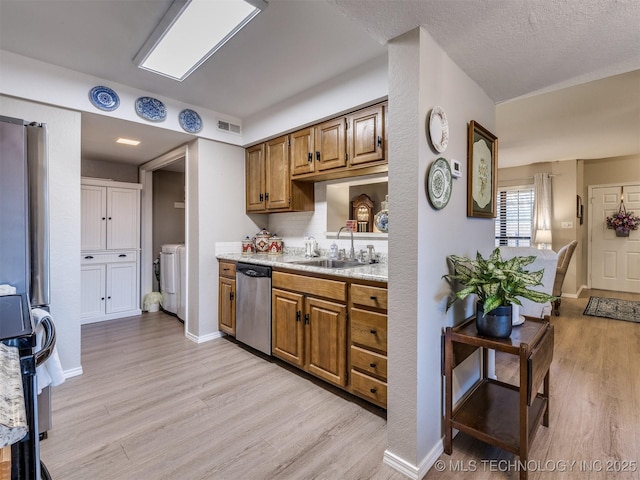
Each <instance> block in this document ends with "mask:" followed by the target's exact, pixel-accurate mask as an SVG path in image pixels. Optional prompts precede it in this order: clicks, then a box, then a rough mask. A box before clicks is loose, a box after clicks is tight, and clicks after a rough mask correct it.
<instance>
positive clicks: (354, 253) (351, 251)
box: [336, 227, 356, 260]
mask: <svg viewBox="0 0 640 480" xmlns="http://www.w3.org/2000/svg"><path fill="white" fill-rule="evenodd" d="M345 228H346V229H347V230H349V233H350V234H351V250H350V251H349V257H348V258H349V260H355V259H356V251H355V249H354V248H353V230H351V228H349V227H340V230H338V236H337V237H336V240H339V239H340V232H342V230H344V229H345Z"/></svg>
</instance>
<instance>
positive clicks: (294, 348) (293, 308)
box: [271, 288, 304, 367]
mask: <svg viewBox="0 0 640 480" xmlns="http://www.w3.org/2000/svg"><path fill="white" fill-rule="evenodd" d="M303 307H304V296H303V295H300V294H298V293H291V292H285V291H283V290H278V289H276V288H274V289H272V290H271V320H272V321H271V342H272V344H271V347H272V353H273V355H274V356H276V357H279V358H281V359H283V360H286V361H287V362H289V363H292V364H294V365H297V366H299V367H303V366H304V326H303V323H302V313H303V312H302V309H303Z"/></svg>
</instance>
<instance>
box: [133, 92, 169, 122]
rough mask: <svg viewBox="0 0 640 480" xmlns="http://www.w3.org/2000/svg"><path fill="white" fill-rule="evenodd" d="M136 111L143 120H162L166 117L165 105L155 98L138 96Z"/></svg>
mask: <svg viewBox="0 0 640 480" xmlns="http://www.w3.org/2000/svg"><path fill="white" fill-rule="evenodd" d="M136 113H137V114H138V115H140V116H141V117H142V118H144V119H145V120H150V121H152V122H163V121H164V120H165V119H166V118H167V107H165V105H164V103H162V102H161V101H160V100H158V99H157V98H151V97H140V98H138V99H137V100H136Z"/></svg>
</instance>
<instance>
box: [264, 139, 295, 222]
mask: <svg viewBox="0 0 640 480" xmlns="http://www.w3.org/2000/svg"><path fill="white" fill-rule="evenodd" d="M265 165H266V191H265V194H264V195H265V201H266V207H267V210H277V209H286V208H289V205H290V202H291V178H290V175H289V138H288V137H287V135H284V136H282V137H278V138H275V139H273V140H271V141H269V142H267V146H266V152H265Z"/></svg>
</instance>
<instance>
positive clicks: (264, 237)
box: [256, 228, 271, 253]
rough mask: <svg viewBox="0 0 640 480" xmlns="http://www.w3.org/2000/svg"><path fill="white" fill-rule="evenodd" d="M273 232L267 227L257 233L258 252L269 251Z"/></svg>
mask: <svg viewBox="0 0 640 480" xmlns="http://www.w3.org/2000/svg"><path fill="white" fill-rule="evenodd" d="M270 238H271V234H270V233H269V232H268V231H267V229H266V228H263V229H262V230H260V231H259V232H258V233H256V253H267V252H268V251H269V239H270Z"/></svg>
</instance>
